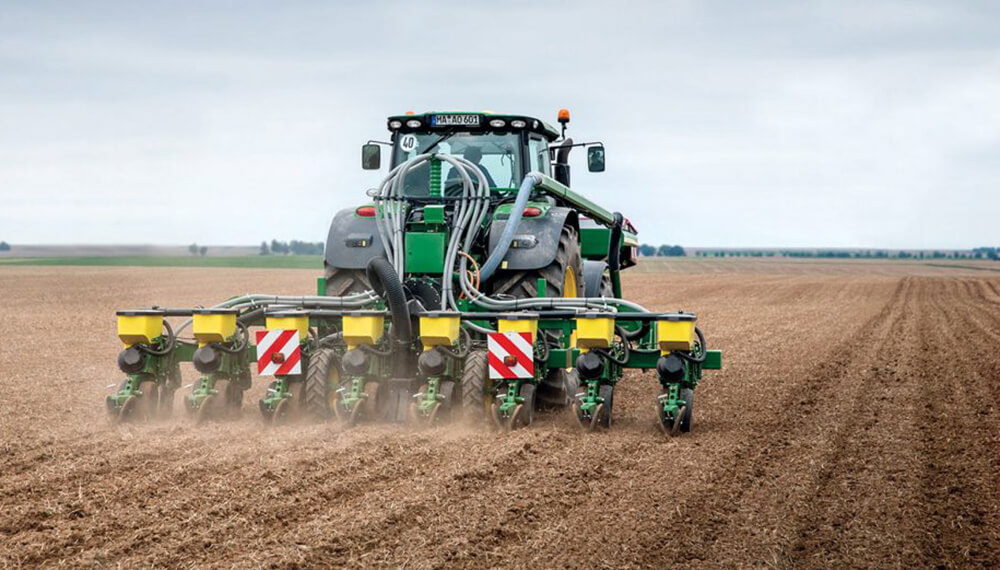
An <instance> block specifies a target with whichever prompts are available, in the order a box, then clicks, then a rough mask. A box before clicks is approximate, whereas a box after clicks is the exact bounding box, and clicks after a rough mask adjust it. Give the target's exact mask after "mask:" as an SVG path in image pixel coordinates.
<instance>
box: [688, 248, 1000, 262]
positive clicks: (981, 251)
mask: <svg viewBox="0 0 1000 570" xmlns="http://www.w3.org/2000/svg"><path fill="white" fill-rule="evenodd" d="M695 255H696V256H698V257H805V258H823V259H993V260H996V259H998V257H1000V248H992V247H978V248H975V249H973V250H963V251H947V250H946V251H890V250H886V249H867V250H858V251H848V250H838V249H817V250H745V249H739V250H735V249H717V250H708V249H706V250H700V251H698V252H696V253H695Z"/></svg>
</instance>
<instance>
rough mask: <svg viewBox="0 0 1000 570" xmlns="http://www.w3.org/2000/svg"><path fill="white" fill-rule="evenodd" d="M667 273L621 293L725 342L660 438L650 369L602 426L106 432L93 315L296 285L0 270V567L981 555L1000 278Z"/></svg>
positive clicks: (999, 378) (994, 530) (837, 563)
mask: <svg viewBox="0 0 1000 570" xmlns="http://www.w3.org/2000/svg"><path fill="white" fill-rule="evenodd" d="M887 266H892V264H887ZM664 267H669V268H670V269H669V272H667V271H664V272H655V271H652V270H649V268H647V271H643V272H635V273H634V274H633V275H632V276H627V277H626V280H625V286H626V289H627V291H628V293H629V296H630V297H631V298H633V299H635V300H636V301H638V302H640V303H643V304H644V305H646V306H647V307H649V308H651V309H660V310H673V309H687V310H691V311H695V312H697V313H698V315H699V320H700V325H701V327H702V329H703V330H704V331H705V333H706V335H707V336H708V342H709V345H710V347H712V348H719V349H722V350H723V351H724V352H725V368H724V370H722V371H718V372H707V373H706V379H705V381H704V382H703V383H702V384H701V385H700V386H699V388H698V390H697V402H696V419H695V431H694V432H693V433H691V434H687V435H684V436H682V437H679V438H675V439H665V438H664V437H663V436H662V435H660V434H659V432H658V430H657V429H656V427H655V425H654V422H653V418H654V416H653V401H654V396H655V394H656V393H657V388H658V383H657V381H656V380H655V378H654V376H653V373H650V372H647V373H645V374H640V373H631V374H629V375H627V376H626V378H625V379H624V380H623V381H622V382H621V383H620V384H619V387H618V390H617V393H616V397H615V426H614V428H613V430H611V431H609V432H604V433H594V434H581V433H579V432H578V431H577V430H576V429H575V427H574V425H573V423H572V420H571V419H570V418H569V417H567V416H565V415H563V414H561V413H560V414H557V413H551V414H540V415H536V423H535V424H534V425H532V426H531V427H530V428H528V429H524V430H520V431H517V432H514V433H512V434H509V435H497V434H493V433H491V432H489V431H487V430H485V429H483V430H478V429H471V428H457V427H456V428H450V427H441V428H433V429H424V430H411V429H406V428H400V427H394V426H379V425H362V426H359V427H357V428H355V429H353V430H350V431H342V430H340V429H339V428H338V427H337V426H335V425H333V424H329V425H303V426H286V427H280V428H265V427H263V426H262V424H261V422H260V420H259V417H258V416H259V414H258V412H257V410H256V400H257V399H259V398H260V396H261V395H262V393H263V390H264V388H263V383H262V382H255V386H254V388H253V390H252V391H251V392H250V393H249V394H248V396H247V398H246V400H245V403H244V414H243V418H242V419H241V420H239V421H235V422H231V423H226V424H211V425H205V426H200V427H195V426H194V425H192V424H191V423H190V422H189V421H188V420H187V418H185V417H184V415H183V414H182V413H181V409H180V405H179V402H178V405H177V410H176V411H177V413H176V417H175V419H174V420H171V421H167V422H160V423H155V424H151V425H144V426H111V425H109V424H108V422H107V420H106V418H105V411H104V405H103V398H104V395H105V394H106V393H107V392H108V390H107V389H106V388H105V386H106V385H108V384H112V383H114V382H116V381H117V380H118V379H119V376H120V373H119V372H118V371H117V368H116V366H115V357H116V354H117V352H118V350H119V348H120V347H119V344H118V342H117V339H116V338H115V323H114V317H113V315H114V310H115V309H116V308H129V307H140V306H148V305H150V304H154V303H155V304H161V305H172V306H184V305H194V304H211V303H214V302H217V301H218V300H220V299H224V298H227V297H229V296H231V295H233V294H237V293H241V292H248V291H253V292H273V293H287V294H302V293H310V292H311V290H312V289H313V286H312V284H313V283H314V282H315V274H314V272H311V271H269V270H228V269H207V270H206V269H178V268H141V269H140V268H58V267H0V391H2V392H0V566H2V567H21V566H23V567H35V566H60V565H61V566H68V567H85V566H115V567H117V566H121V567H138V566H167V567H191V566H196V567H206V566H219V567H231V566H236V567H314V566H330V567H407V568H442V567H534V568H603V567H612V568H623V567H651V568H664V567H706V568H717V567H733V566H759V567H779V568H787V567H815V568H828V567H845V566H848V567H880V568H884V567H927V566H941V567H970V566H976V567H979V566H997V565H1000V274H998V273H996V272H993V271H989V270H980V269H977V268H973V269H975V270H969V271H967V272H966V273H965V274H958V273H956V272H952V273H951V275H948V270H947V269H941V268H936V269H934V273H933V274H932V275H928V274H919V275H918V274H916V273H908V272H907V271H906V270H898V267H899V266H896V268H897V269H893V270H890V271H884V272H883V271H876V272H872V271H869V270H868V269H870V267H874V265H866V266H864V268H865V270H863V271H856V272H851V271H842V270H841V269H838V270H837V272H836V273H834V274H829V273H827V274H820V273H821V272H811V271H810V270H809V268H808V266H796V268H797V269H796V270H795V271H794V272H791V273H788V272H784V271H783V272H782V274H778V273H777V272H774V271H770V270H769V267H768V266H767V265H766V264H765V265H761V266H759V267H756V268H753V267H751V268H750V269H747V266H740V270H739V271H738V272H726V270H725V269H724V268H725V264H724V263H721V264H720V263H716V264H715V265H713V266H712V267H713V270H712V272H711V273H710V274H709V273H707V272H706V273H697V272H691V271H687V272H685V271H684V270H683V268H682V269H681V271H679V272H677V271H676V268H675V266H664ZM689 267H692V268H694V270H695V271H698V270H699V267H700V266H697V265H695V266H689ZM720 267H721V268H723V269H721V270H720V269H718V268H720ZM838 267H839V266H838ZM956 271H959V270H956ZM185 375H186V376H185V382H190V381H193V380H194V378H195V373H194V371H193V369H185Z"/></svg>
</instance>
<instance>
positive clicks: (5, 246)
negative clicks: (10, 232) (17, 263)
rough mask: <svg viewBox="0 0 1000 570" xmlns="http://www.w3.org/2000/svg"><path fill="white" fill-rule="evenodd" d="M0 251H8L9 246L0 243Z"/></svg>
mask: <svg viewBox="0 0 1000 570" xmlns="http://www.w3.org/2000/svg"><path fill="white" fill-rule="evenodd" d="M0 251H10V244H9V243H7V242H5V241H0Z"/></svg>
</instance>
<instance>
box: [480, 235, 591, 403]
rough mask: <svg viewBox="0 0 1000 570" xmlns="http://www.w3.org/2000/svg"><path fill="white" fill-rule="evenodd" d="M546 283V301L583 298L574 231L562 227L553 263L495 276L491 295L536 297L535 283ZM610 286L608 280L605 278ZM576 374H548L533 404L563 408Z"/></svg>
mask: <svg viewBox="0 0 1000 570" xmlns="http://www.w3.org/2000/svg"><path fill="white" fill-rule="evenodd" d="M539 279H544V280H545V294H546V296H548V297H566V298H576V297H581V296H583V290H584V289H583V285H584V282H583V257H582V256H581V253H580V238H579V234H578V233H577V231H576V228H574V227H573V226H570V225H566V226H563V229H562V233H561V234H560V236H559V248H558V250H557V251H556V256H555V259H553V260H552V262H551V263H549V264H548V265H546V266H545V267H542V268H541V269H531V270H523V271H502V272H498V273H497V276H496V278H494V280H493V283H494V285H493V288H492V294H493V295H494V296H496V295H508V296H511V297H515V298H517V299H534V298H537V297H538V280H539ZM608 284H609V285H610V277H609V278H608ZM549 334H550V337H549V339H548V340H549V341H550V342H558V341H559V339H560V334H561V333H549ZM574 373H575V371H569V370H563V369H556V370H551V371H549V373H548V374H547V375H546V376H545V378H543V379H542V381H541V382H540V383H539V384H538V391H537V392H536V393H535V400H536V401H537V402H538V404H539V405H541V406H543V407H550V408H563V407H565V406H566V405H567V404H569V400H570V398H572V397H573V392H572V390H573V389H574V388H573V385H574V384H576V385H578V384H579V381H578V380H576V378H575V377H573V376H572V375H573V374H574Z"/></svg>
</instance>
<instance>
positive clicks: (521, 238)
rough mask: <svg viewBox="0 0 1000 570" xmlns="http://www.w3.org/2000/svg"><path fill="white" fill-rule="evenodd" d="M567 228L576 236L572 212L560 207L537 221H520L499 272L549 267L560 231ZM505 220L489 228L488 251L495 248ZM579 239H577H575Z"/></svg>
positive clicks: (554, 208) (576, 218)
mask: <svg viewBox="0 0 1000 570" xmlns="http://www.w3.org/2000/svg"><path fill="white" fill-rule="evenodd" d="M567 224H568V225H570V226H571V227H573V228H574V229H576V230H577V235H578V236H579V221H578V217H577V213H576V211H575V210H572V209H570V208H563V207H553V208H549V210H548V211H547V212H546V214H545V215H544V216H539V217H537V218H521V223H520V224H518V227H517V230H516V231H515V232H514V240H513V243H512V244H511V247H510V249H508V250H507V255H506V256H505V257H504V259H503V262H502V263H501V265H500V269H513V270H532V269H541V268H542V267H545V266H546V265H548V264H550V263H552V261H553V260H554V259H555V258H556V253H557V252H558V251H559V237H560V235H562V230H563V227H565V226H566V225H567ZM506 225H507V219H502V220H493V223H492V224H490V248H489V252H490V253H491V254H492V253H493V250H495V249H496V248H497V246H498V245H499V241H500V236H501V235H502V234H503V229H504V227H505V226H506ZM577 239H579V238H577Z"/></svg>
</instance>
